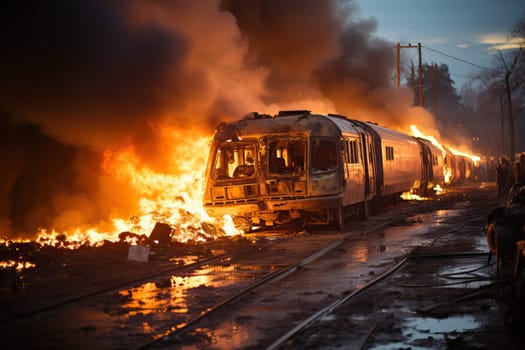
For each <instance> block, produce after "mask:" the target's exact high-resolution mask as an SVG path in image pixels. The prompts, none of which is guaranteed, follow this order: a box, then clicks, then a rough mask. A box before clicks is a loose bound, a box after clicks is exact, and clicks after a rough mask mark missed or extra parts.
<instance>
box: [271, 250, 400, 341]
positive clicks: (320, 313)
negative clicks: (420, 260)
mask: <svg viewBox="0 0 525 350" xmlns="http://www.w3.org/2000/svg"><path fill="white" fill-rule="evenodd" d="M407 261H408V259H407V257H404V258H402V259H401V260H400V261H399V262H398V263H397V264H395V265H394V266H393V267H391V268H390V269H389V270H388V271H386V272H384V273H383V274H381V275H380V276H378V277H376V278H375V279H373V280H372V281H370V282H368V283H367V284H365V285H364V286H362V287H361V288H358V289H356V290H354V291H353V292H352V293H350V294H348V295H346V296H345V297H343V298H340V299H338V300H336V301H335V302H333V303H332V304H330V305H328V306H326V307H324V308H322V309H321V310H319V311H317V312H316V313H314V314H312V315H311V316H310V317H308V318H306V319H305V320H303V321H301V322H300V323H299V324H297V325H296V326H295V327H294V328H292V329H291V330H289V331H288V332H287V333H286V334H284V335H283V336H281V337H280V338H279V339H277V340H276V341H275V342H273V343H272V344H271V345H270V346H268V347H267V348H266V350H275V349H278V348H279V347H280V346H281V345H283V344H284V343H285V342H286V341H288V340H289V339H290V338H291V337H292V336H294V335H295V334H297V333H298V332H300V331H301V330H303V329H305V328H306V327H308V326H309V325H310V324H311V323H313V322H315V321H316V320H318V319H320V318H321V317H323V316H325V315H326V314H328V313H330V312H332V311H334V310H335V309H337V308H338V307H339V306H341V305H343V304H344V303H346V302H347V301H349V300H350V299H352V298H353V297H355V296H356V295H358V294H359V293H361V292H363V291H364V290H366V289H368V288H369V287H371V286H373V285H375V284H376V283H378V282H380V281H381V280H383V279H384V278H386V277H388V276H389V275H391V274H392V273H394V272H395V271H396V270H397V269H399V268H400V267H401V266H403V264H405V263H406V262H407Z"/></svg>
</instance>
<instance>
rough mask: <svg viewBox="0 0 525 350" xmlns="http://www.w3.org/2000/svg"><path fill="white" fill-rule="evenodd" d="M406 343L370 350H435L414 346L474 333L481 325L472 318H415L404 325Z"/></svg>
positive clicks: (383, 345)
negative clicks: (460, 334)
mask: <svg viewBox="0 0 525 350" xmlns="http://www.w3.org/2000/svg"><path fill="white" fill-rule="evenodd" d="M403 326H404V327H403V328H404V329H403V336H404V337H405V339H406V340H405V341H404V342H395V343H389V344H378V345H375V346H373V347H370V348H369V349H373V350H387V349H388V350H390V349H405V348H407V349H411V350H428V349H434V348H435V346H436V344H435V343H434V344H431V345H429V346H424V345H414V344H417V343H419V344H421V343H424V342H425V341H428V340H429V339H431V338H434V339H437V340H441V339H443V337H444V335H445V334H446V335H447V337H448V338H454V335H455V334H458V335H459V333H462V332H466V331H473V330H476V329H478V328H479V326H480V323H479V322H478V321H476V320H475V319H474V318H473V317H471V316H467V315H465V316H453V317H448V318H445V319H437V318H426V317H413V318H409V319H408V320H407V321H406V322H405V324H404V325H403Z"/></svg>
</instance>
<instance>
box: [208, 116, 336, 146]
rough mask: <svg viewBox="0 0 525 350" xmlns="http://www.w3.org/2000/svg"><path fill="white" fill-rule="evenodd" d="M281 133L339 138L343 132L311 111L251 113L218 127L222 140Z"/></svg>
mask: <svg viewBox="0 0 525 350" xmlns="http://www.w3.org/2000/svg"><path fill="white" fill-rule="evenodd" d="M281 133H308V134H310V135H312V136H332V137H333V136H339V135H341V130H340V129H339V127H338V125H336V124H335V123H334V122H333V121H332V120H330V119H329V118H327V117H326V116H324V115H320V114H311V113H310V112H309V111H294V113H291V112H290V111H287V112H286V113H282V112H281V113H280V114H278V115H277V116H270V115H266V114H258V113H255V112H254V113H250V114H248V115H247V116H245V117H244V118H243V119H241V120H238V121H235V122H232V123H223V124H220V125H219V126H218V127H217V131H216V134H217V137H218V138H221V139H225V140H227V139H232V138H234V137H235V136H238V137H240V138H242V137H245V136H247V135H250V136H255V135H261V134H265V135H268V134H281Z"/></svg>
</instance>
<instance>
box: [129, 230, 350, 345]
mask: <svg viewBox="0 0 525 350" xmlns="http://www.w3.org/2000/svg"><path fill="white" fill-rule="evenodd" d="M350 235H351V233H346V234H344V236H343V237H340V238H338V239H337V240H335V241H333V242H331V243H330V244H328V245H326V246H325V247H323V248H322V249H319V250H317V251H316V252H315V253H313V254H310V255H309V256H307V257H305V258H303V259H301V260H300V261H298V262H296V263H293V264H290V265H287V266H285V267H282V268H280V269H278V270H276V271H273V272H271V273H269V274H267V275H265V276H264V277H262V278H261V279H259V280H257V281H255V282H254V283H253V284H251V285H250V286H248V287H246V288H244V289H242V290H241V291H239V292H237V293H236V294H234V295H232V296H230V297H228V298H226V299H224V300H222V301H221V302H219V303H217V304H215V305H214V306H213V307H211V308H206V309H205V310H203V311H202V312H200V313H199V315H198V316H196V317H194V318H193V319H191V320H189V321H188V322H187V323H185V324H183V325H180V326H173V327H170V328H168V329H167V330H166V331H164V332H162V333H157V334H156V335H154V336H153V340H151V341H150V342H148V343H145V344H143V345H141V346H139V347H138V348H136V349H137V350H141V349H146V348H148V347H150V346H152V345H154V344H156V343H158V342H159V341H160V340H162V339H163V338H164V337H169V336H174V335H176V334H178V333H180V332H182V331H184V330H187V329H189V328H190V327H192V326H193V325H195V324H196V323H197V322H199V321H200V320H202V319H203V318H205V317H207V316H210V315H211V314H212V313H213V312H215V311H217V310H219V309H220V308H222V307H224V306H225V305H228V304H230V303H232V302H234V301H236V300H238V299H239V298H241V297H242V296H244V295H246V294H248V293H250V292H251V291H253V290H255V289H257V288H258V287H261V286H263V285H267V284H270V283H273V282H276V281H279V280H280V279H282V278H284V277H286V276H288V275H290V274H291V273H293V272H295V271H297V270H298V269H299V268H301V267H303V266H305V265H308V264H309V263H311V262H313V261H315V260H316V259H318V258H319V257H321V256H323V255H325V254H327V253H329V252H331V251H332V250H334V249H335V248H337V247H339V246H340V245H341V244H343V243H344V242H345V241H346V240H347V239H348V237H349V236H350Z"/></svg>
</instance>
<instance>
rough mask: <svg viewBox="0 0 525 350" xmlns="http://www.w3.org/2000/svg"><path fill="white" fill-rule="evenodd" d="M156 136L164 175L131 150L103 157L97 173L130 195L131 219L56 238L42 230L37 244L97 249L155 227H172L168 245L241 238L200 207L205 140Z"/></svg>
mask: <svg viewBox="0 0 525 350" xmlns="http://www.w3.org/2000/svg"><path fill="white" fill-rule="evenodd" d="M160 133H161V135H162V136H163V137H164V140H165V141H164V142H163V145H165V146H166V147H167V148H166V151H165V152H166V154H165V156H163V158H167V159H168V161H165V163H166V164H164V165H163V168H165V169H166V172H157V171H154V170H153V169H152V168H151V167H149V166H146V165H144V164H143V162H142V161H141V159H140V157H139V156H138V155H137V154H136V151H135V148H134V147H133V146H129V147H126V148H123V149H120V150H117V151H110V150H107V151H106V152H105V153H104V161H103V164H102V171H103V172H104V173H105V174H107V175H109V176H111V177H112V178H115V179H117V180H118V181H119V182H120V183H122V186H123V187H125V188H127V189H128V191H129V192H130V193H132V194H133V195H134V197H135V198H136V199H137V203H135V207H136V210H137V212H136V213H133V214H132V215H129V216H127V217H114V218H111V219H110V221H111V224H110V225H107V224H106V225H102V224H101V225H100V227H76V228H72V229H69V230H65V231H61V232H58V231H56V230H53V229H51V230H46V229H41V230H40V232H39V233H38V237H37V241H38V242H39V243H41V244H49V245H54V246H62V247H67V248H78V247H79V246H81V245H85V244H87V245H91V246H98V245H101V244H103V242H104V241H105V240H107V241H111V242H116V241H119V240H120V237H119V234H121V233H123V232H129V233H133V234H135V235H138V236H141V235H145V236H149V234H150V233H151V231H152V229H153V227H154V226H155V224H156V223H157V222H161V223H165V224H167V225H169V226H171V227H172V228H173V233H172V235H171V237H172V240H174V241H179V242H188V241H205V240H208V239H212V238H215V237H216V236H220V235H237V234H242V233H243V232H242V231H240V230H238V229H236V228H235V227H234V225H233V221H232V219H231V217H229V216H225V217H224V220H223V222H217V221H216V220H215V219H213V218H210V217H209V216H208V215H207V214H206V212H205V211H204V209H203V207H202V198H201V196H202V185H203V183H202V178H203V176H202V174H204V169H205V166H206V157H207V154H208V146H209V141H210V137H208V136H206V137H197V136H196V137H190V136H189V135H188V133H184V132H177V131H174V130H170V129H163V130H160ZM136 239H137V238H136V237H128V238H126V240H127V242H128V243H129V244H136Z"/></svg>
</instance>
